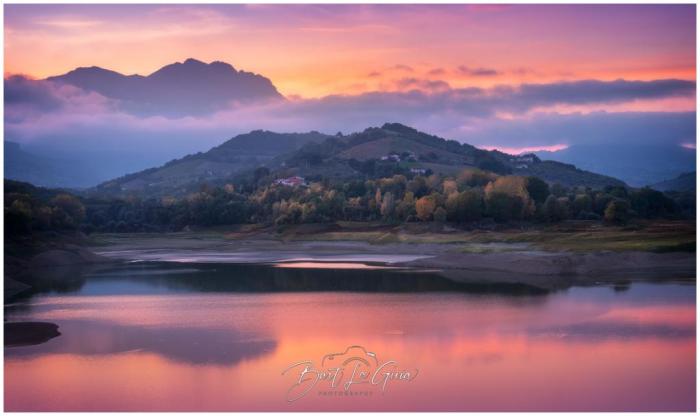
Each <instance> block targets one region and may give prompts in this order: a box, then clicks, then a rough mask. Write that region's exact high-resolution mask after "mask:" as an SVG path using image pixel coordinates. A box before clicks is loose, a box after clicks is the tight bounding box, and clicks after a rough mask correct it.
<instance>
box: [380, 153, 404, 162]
mask: <svg viewBox="0 0 700 416" xmlns="http://www.w3.org/2000/svg"><path fill="white" fill-rule="evenodd" d="M381 159H382V160H391V161H393V162H400V161H401V156H399V155H397V154H396V153H389V154H388V155H386V156H382V158H381Z"/></svg>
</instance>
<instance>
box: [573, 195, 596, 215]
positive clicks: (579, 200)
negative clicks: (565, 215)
mask: <svg viewBox="0 0 700 416" xmlns="http://www.w3.org/2000/svg"><path fill="white" fill-rule="evenodd" d="M572 208H573V211H574V212H573V214H574V217H577V216H578V215H579V214H580V213H582V212H590V211H592V210H593V200H592V199H591V197H590V196H588V195H586V194H579V195H576V198H574V202H573V207H572Z"/></svg>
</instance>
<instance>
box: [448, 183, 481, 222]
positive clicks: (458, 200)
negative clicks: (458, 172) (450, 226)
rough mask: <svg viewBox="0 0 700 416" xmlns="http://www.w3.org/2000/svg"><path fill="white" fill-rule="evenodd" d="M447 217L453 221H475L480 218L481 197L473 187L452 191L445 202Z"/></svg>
mask: <svg viewBox="0 0 700 416" xmlns="http://www.w3.org/2000/svg"><path fill="white" fill-rule="evenodd" d="M445 208H446V210H447V219H448V220H450V221H454V222H467V221H476V220H478V219H479V218H481V214H482V210H483V198H482V196H481V193H480V192H479V191H477V190H475V189H468V190H466V191H462V192H453V193H451V194H450V195H449V196H448V197H447V201H446V203H445Z"/></svg>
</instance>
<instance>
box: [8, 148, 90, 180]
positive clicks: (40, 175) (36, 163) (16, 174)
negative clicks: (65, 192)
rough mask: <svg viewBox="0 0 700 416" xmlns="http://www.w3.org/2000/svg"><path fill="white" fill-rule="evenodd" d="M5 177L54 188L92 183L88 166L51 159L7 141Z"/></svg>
mask: <svg viewBox="0 0 700 416" xmlns="http://www.w3.org/2000/svg"><path fill="white" fill-rule="evenodd" d="M4 159H5V178H7V179H14V180H17V181H23V182H31V183H33V184H35V185H38V186H47V187H52V188H63V187H73V188H81V187H87V186H90V185H92V184H94V182H92V183H91V181H90V176H89V175H86V173H87V172H88V171H89V170H88V166H85V165H82V164H79V163H76V162H75V161H65V160H58V159H50V158H47V157H44V156H40V155H36V154H34V153H31V152H27V151H25V150H24V149H22V147H21V146H20V144H19V143H14V142H9V141H5V157H4Z"/></svg>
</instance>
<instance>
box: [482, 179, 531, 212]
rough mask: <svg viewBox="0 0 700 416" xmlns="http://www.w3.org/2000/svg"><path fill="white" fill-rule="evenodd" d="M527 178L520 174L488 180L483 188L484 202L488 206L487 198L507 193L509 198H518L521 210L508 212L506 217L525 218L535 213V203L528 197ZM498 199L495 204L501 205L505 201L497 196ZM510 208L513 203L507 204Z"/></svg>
mask: <svg viewBox="0 0 700 416" xmlns="http://www.w3.org/2000/svg"><path fill="white" fill-rule="evenodd" d="M526 185H527V180H526V179H525V178H523V177H522V176H501V177H499V178H498V179H496V180H495V181H493V182H489V183H488V184H487V185H486V187H485V188H484V196H485V198H484V199H485V200H486V204H487V206H488V204H489V200H490V199H491V198H492V197H493V195H496V194H504V195H508V196H509V197H511V198H517V199H520V204H519V206H520V208H521V212H519V213H515V212H512V213H509V214H508V218H518V219H522V218H526V217H530V216H531V215H532V214H534V213H535V203H534V202H533V201H532V198H530V194H528V192H527V186H526ZM498 198H499V201H498V202H497V204H498V205H499V206H502V204H504V203H505V201H506V200H505V198H503V197H502V196H498ZM509 206H510V207H511V208H513V207H514V206H515V205H513V204H509Z"/></svg>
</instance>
